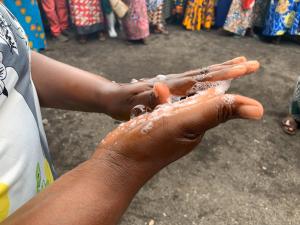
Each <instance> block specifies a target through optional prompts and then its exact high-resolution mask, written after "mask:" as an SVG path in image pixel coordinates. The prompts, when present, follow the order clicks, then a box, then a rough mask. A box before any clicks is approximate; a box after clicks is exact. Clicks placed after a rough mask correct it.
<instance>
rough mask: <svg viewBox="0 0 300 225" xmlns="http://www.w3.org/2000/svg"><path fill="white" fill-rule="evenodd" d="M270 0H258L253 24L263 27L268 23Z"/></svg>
mask: <svg viewBox="0 0 300 225" xmlns="http://www.w3.org/2000/svg"><path fill="white" fill-rule="evenodd" d="M268 6H269V1H266V0H256V1H255V5H254V12H253V15H254V16H253V17H254V18H253V26H256V27H261V28H263V27H264V26H265V23H266V15H267V11H268Z"/></svg>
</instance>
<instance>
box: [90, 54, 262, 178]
mask: <svg viewBox="0 0 300 225" xmlns="http://www.w3.org/2000/svg"><path fill="white" fill-rule="evenodd" d="M258 68H259V63H258V62H257V61H247V59H246V58H244V57H239V58H235V59H233V60H230V61H227V62H225V63H222V64H216V65H213V66H209V67H207V68H205V69H202V70H201V69H199V70H194V71H189V72H186V73H182V74H172V75H168V76H165V77H163V81H162V77H161V76H158V77H156V78H152V79H146V80H142V81H140V82H136V83H133V84H129V85H123V86H121V91H120V92H118V93H116V95H120V96H118V97H115V98H114V99H118V101H119V102H118V104H117V105H120V106H121V108H119V110H117V109H113V108H112V112H113V113H112V116H114V117H115V118H118V119H128V118H129V115H130V111H131V109H132V108H133V107H134V106H136V105H140V104H142V105H145V106H147V107H149V108H151V109H154V108H155V106H157V105H159V104H164V103H167V100H168V99H169V97H170V95H171V94H172V95H177V96H187V95H189V96H190V97H187V98H185V99H184V100H181V101H179V102H175V103H170V104H164V105H162V106H161V107H158V108H156V109H155V110H154V111H152V112H151V113H146V114H143V115H141V116H138V117H136V118H133V119H131V120H130V121H129V122H127V123H124V124H122V125H120V126H119V127H118V128H117V129H115V130H114V131H112V132H111V133H110V134H109V135H108V136H107V137H106V138H105V139H104V140H103V141H102V142H101V143H100V144H99V146H98V150H97V151H96V153H95V154H94V156H93V158H99V157H100V158H101V157H103V154H104V155H105V157H106V158H108V159H111V161H115V160H121V162H120V163H119V164H120V165H122V164H123V163H124V165H128V162H130V168H135V170H138V171H142V172H139V173H140V174H141V173H142V174H143V175H144V176H145V177H144V178H145V179H146V180H147V179H149V178H150V177H151V176H152V175H153V174H155V173H156V172H158V171H159V170H160V169H161V168H163V167H164V166H166V165H168V164H169V163H171V162H173V161H175V160H177V159H179V158H181V157H182V156H184V155H186V154H187V153H189V152H190V151H191V150H192V149H194V147H195V146H196V145H198V144H199V143H200V141H201V139H202V137H203V135H204V134H205V132H206V131H207V130H209V129H211V128H213V127H215V126H217V125H218V124H220V123H222V122H225V121H227V120H229V119H234V118H242V119H260V118H261V117H262V115H263V107H262V105H261V104H260V103H259V102H257V101H255V100H253V99H250V98H247V97H243V96H239V95H230V94H219V93H217V90H216V88H209V89H207V90H206V91H205V92H203V93H202V94H201V95H197V94H196V95H193V94H194V93H193V92H194V89H193V88H192V87H195V86H197V85H198V86H203V87H206V86H209V84H210V83H213V82H216V81H217V82H219V81H224V80H231V79H236V78H239V77H242V76H245V75H247V74H250V73H253V72H256V71H257V70H258ZM122 96H124V97H123V98H122ZM107 156H108V157H107Z"/></svg>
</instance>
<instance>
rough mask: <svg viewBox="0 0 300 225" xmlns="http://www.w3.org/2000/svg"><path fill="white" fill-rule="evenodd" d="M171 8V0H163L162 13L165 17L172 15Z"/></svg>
mask: <svg viewBox="0 0 300 225" xmlns="http://www.w3.org/2000/svg"><path fill="white" fill-rule="evenodd" d="M171 9H172V0H164V8H163V15H164V18H165V19H168V18H170V17H171V15H172V13H171Z"/></svg>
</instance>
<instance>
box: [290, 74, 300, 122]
mask: <svg viewBox="0 0 300 225" xmlns="http://www.w3.org/2000/svg"><path fill="white" fill-rule="evenodd" d="M290 114H291V115H292V116H293V118H294V119H295V120H296V121H298V122H300V77H298V81H297V83H296V87H295V90H294V94H293V98H292V101H291V104H290Z"/></svg>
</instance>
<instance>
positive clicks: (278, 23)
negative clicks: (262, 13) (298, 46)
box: [263, 0, 300, 43]
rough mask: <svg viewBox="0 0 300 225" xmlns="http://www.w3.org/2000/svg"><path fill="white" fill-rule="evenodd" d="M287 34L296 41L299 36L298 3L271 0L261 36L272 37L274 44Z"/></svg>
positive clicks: (299, 8) (290, 0)
mask: <svg viewBox="0 0 300 225" xmlns="http://www.w3.org/2000/svg"><path fill="white" fill-rule="evenodd" d="M284 34H289V35H291V36H293V37H294V38H296V39H299V35H300V1H299V0H281V1H275V0H271V3H270V6H269V11H268V15H267V19H266V26H265V29H264V31H263V35H266V36H270V37H274V40H273V41H274V43H278V42H279V41H280V37H281V36H283V35H284Z"/></svg>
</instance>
